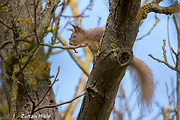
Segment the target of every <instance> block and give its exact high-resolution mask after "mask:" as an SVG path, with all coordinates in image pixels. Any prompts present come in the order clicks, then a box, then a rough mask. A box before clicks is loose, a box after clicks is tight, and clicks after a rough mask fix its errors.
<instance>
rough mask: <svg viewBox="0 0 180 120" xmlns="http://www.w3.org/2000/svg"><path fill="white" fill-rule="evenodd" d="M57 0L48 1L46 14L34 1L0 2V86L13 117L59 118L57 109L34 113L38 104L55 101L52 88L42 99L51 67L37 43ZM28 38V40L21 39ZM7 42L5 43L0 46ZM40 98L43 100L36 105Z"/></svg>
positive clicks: (41, 36)
mask: <svg viewBox="0 0 180 120" xmlns="http://www.w3.org/2000/svg"><path fill="white" fill-rule="evenodd" d="M59 2H60V0H53V1H51V2H50V3H49V7H48V8H47V10H46V13H45V14H41V13H40V11H41V5H42V3H41V2H37V1H36V0H11V1H9V0H1V2H0V5H1V7H0V8H1V10H0V19H1V21H3V22H4V24H1V23H2V22H1V23H0V47H2V48H1V51H0V57H1V59H2V66H1V68H2V75H3V87H4V91H5V94H6V98H7V101H8V105H9V110H10V115H11V118H13V119H15V118H24V117H26V118H30V117H32V118H38V119H42V118H48V117H50V119H52V120H57V119H58V117H59V114H58V110H57V108H52V109H43V110H41V111H38V112H36V113H34V110H35V109H36V108H37V107H41V106H46V105H49V104H56V102H55V97H54V93H53V91H52V90H50V91H49V93H48V95H46V97H45V98H44V99H43V96H44V94H45V92H46V91H47V89H48V87H49V85H50V84H51V82H50V75H49V73H50V68H49V67H50V66H49V64H48V62H46V57H45V56H46V55H45V52H44V48H43V47H40V46H39V44H38V43H39V42H43V37H44V34H45V32H46V29H47V27H48V26H49V22H50V20H51V19H52V17H53V13H54V10H55V8H56V7H57V4H58V3H59ZM42 17H43V19H42ZM27 36H29V37H27ZM27 40H28V41H31V43H27V42H24V41H27ZM8 41H9V42H8ZM19 41H20V42H19ZM6 42H7V44H5V46H1V45H4V43H6ZM40 100H43V101H42V102H41V104H39V105H38V104H37V103H39V101H40ZM28 115H30V116H28Z"/></svg>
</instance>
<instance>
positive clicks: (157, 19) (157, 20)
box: [136, 16, 159, 40]
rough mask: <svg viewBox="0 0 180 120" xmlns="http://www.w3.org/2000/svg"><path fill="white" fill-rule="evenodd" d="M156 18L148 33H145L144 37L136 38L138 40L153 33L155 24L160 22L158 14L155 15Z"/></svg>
mask: <svg viewBox="0 0 180 120" xmlns="http://www.w3.org/2000/svg"><path fill="white" fill-rule="evenodd" d="M155 18H156V23H154V25H153V27H152V28H151V29H150V30H149V32H148V33H147V34H145V35H143V36H142V37H140V38H138V39H136V40H141V39H143V38H144V37H146V36H148V35H149V34H150V33H151V31H152V30H153V29H154V28H155V26H156V25H157V23H158V22H159V18H157V16H155Z"/></svg>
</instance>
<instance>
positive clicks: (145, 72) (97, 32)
mask: <svg viewBox="0 0 180 120" xmlns="http://www.w3.org/2000/svg"><path fill="white" fill-rule="evenodd" d="M72 26H73V27H74V29H70V30H71V31H72V32H73V33H72V34H71V37H70V38H69V40H70V42H69V44H70V45H75V46H76V45H80V44H86V45H87V46H88V47H89V49H90V51H91V52H92V54H93V56H95V55H96V53H97V51H98V44H99V42H100V40H101V37H102V35H103V33H104V31H105V27H98V28H93V29H88V30H84V29H82V28H81V27H78V26H74V25H72ZM129 70H130V73H131V75H132V76H133V80H134V82H135V84H136V90H137V91H138V96H139V101H140V102H141V104H142V105H143V106H145V105H146V106H149V105H150V104H151V101H152V97H153V94H154V81H153V76H152V73H151V70H150V69H149V67H148V66H147V65H146V64H145V63H144V62H143V61H141V60H139V59H138V58H136V57H133V60H132V62H131V64H130V65H129Z"/></svg>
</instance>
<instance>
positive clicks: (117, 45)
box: [78, 0, 141, 120]
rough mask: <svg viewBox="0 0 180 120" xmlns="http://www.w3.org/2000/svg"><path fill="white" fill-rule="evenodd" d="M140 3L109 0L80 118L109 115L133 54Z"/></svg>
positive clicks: (90, 119) (96, 119)
mask: <svg viewBox="0 0 180 120" xmlns="http://www.w3.org/2000/svg"><path fill="white" fill-rule="evenodd" d="M140 3H141V1H140V0H138V1H136V2H135V1H134V0H109V5H110V6H109V11H110V14H109V17H108V20H107V24H106V30H105V34H104V36H103V38H102V41H101V43H100V49H99V51H98V54H97V56H96V62H95V63H94V65H93V69H92V71H91V74H90V77H89V79H88V82H87V85H86V92H85V96H84V99H83V103H82V105H81V109H80V112H79V115H78V120H107V119H108V118H109V116H110V113H111V111H112V109H113V106H114V102H115V97H116V94H117V91H118V88H119V84H120V82H121V80H122V78H123V76H124V74H125V71H126V68H127V66H128V65H129V64H130V62H131V60H132V58H133V54H132V46H133V43H134V41H135V39H136V36H137V33H138V28H139V19H138V18H137V17H136V15H137V14H138V10H139V7H140Z"/></svg>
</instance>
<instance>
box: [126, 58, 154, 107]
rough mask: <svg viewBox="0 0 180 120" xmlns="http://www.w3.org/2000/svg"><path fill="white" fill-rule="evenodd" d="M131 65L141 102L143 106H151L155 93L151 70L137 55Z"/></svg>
mask: <svg viewBox="0 0 180 120" xmlns="http://www.w3.org/2000/svg"><path fill="white" fill-rule="evenodd" d="M129 67H130V69H129V71H130V73H131V75H132V78H133V79H134V83H135V84H136V86H135V87H136V90H137V92H138V97H139V100H140V101H139V102H141V104H142V106H149V105H150V104H151V101H152V97H153V94H154V81H153V76H152V73H151V70H150V69H149V67H148V66H147V65H146V64H145V63H144V62H143V61H141V60H139V59H138V58H136V57H133V60H132V62H131V64H130V65H129Z"/></svg>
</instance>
